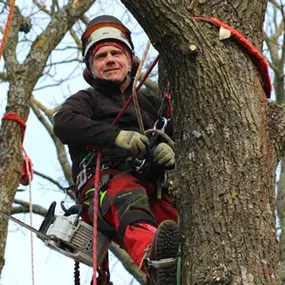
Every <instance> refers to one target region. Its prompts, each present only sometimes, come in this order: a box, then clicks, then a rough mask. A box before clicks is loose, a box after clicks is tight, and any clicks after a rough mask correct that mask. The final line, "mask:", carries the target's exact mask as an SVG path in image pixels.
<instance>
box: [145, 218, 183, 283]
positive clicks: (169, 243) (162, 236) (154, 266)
mask: <svg viewBox="0 0 285 285" xmlns="http://www.w3.org/2000/svg"><path fill="white" fill-rule="evenodd" d="M179 243H180V235H179V230H178V226H177V224H176V223H175V222H174V221H171V220H166V221H164V222H162V223H161V224H160V225H159V227H158V228H157V230H156V233H155V236H154V238H153V241H152V243H151V245H150V247H149V248H148V249H147V250H146V251H147V253H146V255H147V257H146V258H145V259H144V268H145V271H146V272H147V275H148V281H147V284H148V285H176V284H177V276H176V271H177V257H178V250H179Z"/></svg>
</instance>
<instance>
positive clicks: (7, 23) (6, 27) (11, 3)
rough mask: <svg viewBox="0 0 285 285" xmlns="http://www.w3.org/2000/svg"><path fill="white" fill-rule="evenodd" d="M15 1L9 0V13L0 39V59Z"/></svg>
mask: <svg viewBox="0 0 285 285" xmlns="http://www.w3.org/2000/svg"><path fill="white" fill-rule="evenodd" d="M15 2H16V0H11V1H10V10H9V15H8V19H7V22H6V25H5V30H4V33H3V38H2V41H1V46H0V60H1V57H2V54H3V51H4V47H5V43H6V39H7V37H8V33H9V29H10V25H11V22H12V17H13V13H14V9H15Z"/></svg>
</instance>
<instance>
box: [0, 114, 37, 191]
mask: <svg viewBox="0 0 285 285" xmlns="http://www.w3.org/2000/svg"><path fill="white" fill-rule="evenodd" d="M2 120H12V121H16V122H17V123H18V124H19V125H20V127H21V133H22V143H23V141H24V136H25V130H26V123H25V121H24V120H23V119H22V118H21V117H19V116H18V115H17V114H15V113H6V114H5V115H4V116H3V118H2ZM22 151H23V164H22V175H21V178H20V183H21V184H22V185H25V186H26V185H28V184H29V182H30V180H33V167H32V161H31V159H30V158H29V157H28V155H27V153H26V151H25V149H24V147H23V146H22ZM29 174H30V177H29Z"/></svg>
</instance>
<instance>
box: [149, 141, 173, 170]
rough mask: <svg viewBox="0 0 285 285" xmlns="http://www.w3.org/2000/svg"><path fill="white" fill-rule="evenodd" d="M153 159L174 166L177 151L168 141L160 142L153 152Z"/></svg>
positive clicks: (167, 165)
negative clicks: (175, 151)
mask: <svg viewBox="0 0 285 285" xmlns="http://www.w3.org/2000/svg"><path fill="white" fill-rule="evenodd" d="M153 160H154V161H155V162H157V163H158V164H162V165H164V166H166V167H172V166H173V165H174V164H175V153H174V151H173V149H172V148H171V147H170V146H169V145H167V144H166V143H160V144H159V145H158V146H157V147H156V148H155V150H154V152H153Z"/></svg>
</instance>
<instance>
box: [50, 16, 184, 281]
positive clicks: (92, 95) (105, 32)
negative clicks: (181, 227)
mask: <svg viewBox="0 0 285 285" xmlns="http://www.w3.org/2000/svg"><path fill="white" fill-rule="evenodd" d="M82 46H83V55H84V58H85V63H86V66H87V71H88V74H89V75H88V76H89V77H88V82H89V83H90V84H91V86H92V88H89V89H87V90H80V91H79V92H77V93H76V94H75V95H73V96H71V97H70V98H68V99H67V100H66V102H65V103H64V104H63V105H62V107H61V108H60V110H59V111H58V113H57V114H56V115H55V117H54V132H55V134H56V135H57V137H58V138H59V139H60V140H61V141H62V142H63V143H65V144H68V147H69V152H70V155H71V160H72V171H73V178H74V181H77V186H78V189H77V197H78V201H79V202H80V203H81V204H82V205H84V213H83V219H84V220H85V221H87V222H88V223H90V224H92V221H93V218H92V217H93V207H92V206H93V203H92V201H91V200H92V197H93V193H94V175H93V173H94V167H95V164H96V158H94V159H93V156H91V157H90V156H88V155H87V154H88V152H89V151H90V146H92V147H99V148H100V149H101V150H102V161H101V165H102V167H101V172H100V179H101V183H100V193H99V197H100V209H99V210H98V211H99V224H98V227H99V229H100V230H102V231H103V232H104V233H105V234H106V235H107V236H109V237H110V238H112V239H113V240H114V241H116V242H118V243H119V244H120V245H121V246H122V247H123V248H124V249H125V250H126V251H127V252H128V254H129V255H130V256H131V258H132V259H133V260H134V261H135V262H136V263H137V264H138V266H140V268H141V270H143V271H144V272H146V273H147V274H148V275H149V277H150V279H151V280H152V282H154V283H153V284H159V285H162V284H167V285H172V284H173V285H174V284H176V282H177V281H176V259H175V258H176V256H177V252H178V247H179V231H178V227H177V224H176V222H177V210H176V209H175V208H174V206H173V205H172V203H171V201H170V199H169V198H168V196H167V195H166V194H165V193H163V194H162V197H161V198H160V199H157V188H158V186H159V181H160V180H161V178H162V176H163V173H164V171H165V170H166V169H170V168H173V167H174V164H175V156H174V151H173V150H172V148H171V147H170V146H169V145H168V144H167V143H165V142H161V140H158V143H157V144H156V145H155V147H152V149H151V150H150V149H149V148H150V141H149V138H148V137H146V136H145V135H144V134H140V133H139V126H138V122H137V117H136V113H135V110H134V105H133V104H132V103H131V104H130V105H129V106H128V108H127V109H126V111H125V112H124V114H123V115H122V117H121V118H120V119H119V120H118V122H117V123H116V124H113V122H114V119H115V118H116V117H117V115H118V114H119V112H120V111H121V109H122V108H123V107H124V104H125V103H126V101H127V100H128V98H129V96H130V95H131V90H132V77H131V74H132V72H134V70H133V69H134V52H133V43H132V40H131V33H130V31H129V30H128V29H127V28H126V27H125V26H124V25H123V24H122V23H121V22H120V21H119V20H118V19H116V18H115V17H112V16H108V15H104V16H99V17H96V18H95V19H93V20H92V21H91V22H90V23H89V24H88V26H87V28H86V30H85V32H84V33H83V36H82ZM138 99H139V105H140V108H141V114H142V119H143V123H144V127H145V129H152V128H153V126H154V124H155V122H156V120H157V119H158V118H157V113H158V110H159V108H160V107H161V103H162V100H161V99H160V98H158V97H156V96H148V95H145V94H139V96H138ZM164 113H165V111H164ZM166 133H167V134H168V135H169V136H172V134H173V128H172V122H171V120H169V122H168V124H167V127H166ZM150 151H151V152H150ZM150 154H151V159H149V160H148V162H147V163H146V167H145V169H144V168H142V169H144V171H142V170H141V171H135V168H134V165H133V162H134V160H135V158H137V157H138V156H139V157H141V158H142V157H150ZM149 169H151V171H149ZM89 205H90V206H89ZM162 259H168V260H166V262H159V261H160V260H162ZM153 261H158V262H157V263H156V262H153ZM164 261H165V260H164ZM154 264H156V265H157V266H153V265H154Z"/></svg>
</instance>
